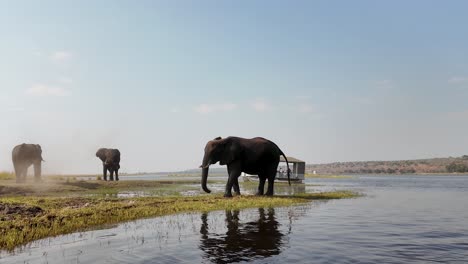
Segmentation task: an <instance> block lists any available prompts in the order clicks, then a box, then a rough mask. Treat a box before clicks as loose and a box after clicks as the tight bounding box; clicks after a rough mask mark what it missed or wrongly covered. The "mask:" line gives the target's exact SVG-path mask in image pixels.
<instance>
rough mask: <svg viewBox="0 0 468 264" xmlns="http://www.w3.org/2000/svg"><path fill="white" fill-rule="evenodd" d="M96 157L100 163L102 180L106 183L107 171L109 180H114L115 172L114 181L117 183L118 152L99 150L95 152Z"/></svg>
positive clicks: (115, 150)
mask: <svg viewBox="0 0 468 264" xmlns="http://www.w3.org/2000/svg"><path fill="white" fill-rule="evenodd" d="M96 157H98V158H99V159H100V160H101V161H102V167H103V171H102V174H103V177H104V180H105V181H107V171H109V174H110V178H109V180H111V181H113V180H114V172H115V180H116V181H118V180H119V169H120V151H119V150H118V149H107V148H100V149H99V150H98V151H97V152H96Z"/></svg>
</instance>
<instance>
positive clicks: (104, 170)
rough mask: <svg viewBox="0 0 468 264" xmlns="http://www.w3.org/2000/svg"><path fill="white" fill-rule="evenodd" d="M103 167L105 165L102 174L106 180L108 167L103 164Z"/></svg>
mask: <svg viewBox="0 0 468 264" xmlns="http://www.w3.org/2000/svg"><path fill="white" fill-rule="evenodd" d="M102 167H103V170H102V176H103V177H104V180H105V181H107V167H106V166H102Z"/></svg>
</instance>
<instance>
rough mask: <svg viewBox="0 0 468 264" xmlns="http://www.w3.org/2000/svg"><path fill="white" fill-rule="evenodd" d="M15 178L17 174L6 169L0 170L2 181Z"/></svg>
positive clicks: (0, 179)
mask: <svg viewBox="0 0 468 264" xmlns="http://www.w3.org/2000/svg"><path fill="white" fill-rule="evenodd" d="M13 179H15V174H13V173H11V172H5V171H2V172H0V181H3V180H13Z"/></svg>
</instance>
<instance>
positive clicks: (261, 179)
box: [255, 174, 266, 195]
mask: <svg viewBox="0 0 468 264" xmlns="http://www.w3.org/2000/svg"><path fill="white" fill-rule="evenodd" d="M265 181H266V178H265V176H263V174H259V175H258V190H257V193H256V194H255V195H263V191H264V189H265Z"/></svg>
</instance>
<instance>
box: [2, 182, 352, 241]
mask: <svg viewBox="0 0 468 264" xmlns="http://www.w3.org/2000/svg"><path fill="white" fill-rule="evenodd" d="M357 196H358V194H356V193H353V192H346V191H338V192H326V193H312V194H301V195H294V196H275V197H257V196H237V197H234V198H231V199H226V198H223V197H222V196H221V195H203V196H195V197H181V196H173V197H141V198H97V197H86V198H77V197H68V198H58V197H8V198H1V199H0V208H10V211H11V212H10V213H9V214H0V220H1V221H0V249H7V250H12V249H14V248H15V247H17V246H19V245H24V244H26V243H28V242H31V241H34V240H37V239H41V238H45V237H49V236H56V235H61V234H67V233H72V232H77V231H84V230H88V229H90V228H93V227H98V226H101V225H105V224H115V223H120V222H124V221H130V220H135V219H139V218H146V217H155V216H162V215H169V214H175V213H182V212H200V211H203V212H206V211H213V210H221V209H227V210H234V209H244V208H254V207H278V206H290V205H294V204H300V203H306V202H310V201H313V200H323V199H342V198H352V197H357ZM11 208H13V209H11ZM4 211H5V209H4Z"/></svg>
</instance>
